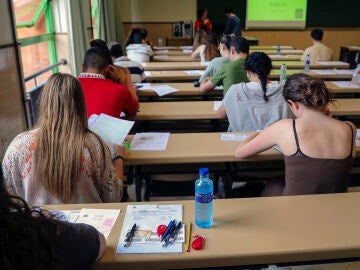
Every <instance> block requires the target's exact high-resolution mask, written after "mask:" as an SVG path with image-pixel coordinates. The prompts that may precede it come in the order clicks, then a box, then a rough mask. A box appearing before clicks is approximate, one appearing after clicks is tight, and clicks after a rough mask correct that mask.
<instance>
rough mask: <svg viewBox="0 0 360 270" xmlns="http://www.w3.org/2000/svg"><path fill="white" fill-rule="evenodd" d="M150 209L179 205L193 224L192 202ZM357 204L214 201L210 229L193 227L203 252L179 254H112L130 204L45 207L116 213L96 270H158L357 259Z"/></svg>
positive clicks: (358, 198) (338, 199) (327, 197)
mask: <svg viewBox="0 0 360 270" xmlns="http://www.w3.org/2000/svg"><path fill="white" fill-rule="evenodd" d="M153 203H156V204H182V205H183V213H184V214H183V222H184V223H185V224H189V223H190V222H192V223H193V224H194V201H192V200H189V201H171V202H153ZM131 204H137V203H131ZM146 204H149V202H147V203H146ZM359 204H360V193H339V194H324V195H306V196H283V197H267V198H246V199H227V200H214V226H213V227H212V228H210V229H201V228H198V227H197V226H196V225H195V224H194V225H193V231H194V232H197V233H198V234H200V235H204V236H205V239H206V240H205V247H204V249H203V250H201V251H194V250H191V251H190V252H185V251H183V252H182V253H179V254H176V253H175V254H116V252H115V250H116V247H117V244H118V240H119V235H120V232H121V228H122V225H123V220H124V215H125V212H126V207H127V205H128V203H116V204H114V203H112V204H77V205H71V204H68V205H49V206H45V207H46V208H47V209H55V210H75V209H81V208H98V209H120V210H121V212H120V214H119V217H118V219H117V221H116V223H115V225H114V227H113V229H112V231H111V233H110V235H109V237H108V239H107V244H106V251H105V254H104V256H103V257H102V259H101V260H100V262H98V263H96V264H95V265H94V269H129V270H132V269H148V268H149V267H150V268H151V269H154V270H156V269H181V268H199V267H204V268H205V267H225V266H234V267H235V266H241V265H243V266H244V265H267V264H279V263H289V264H291V263H294V262H304V263H306V262H309V261H319V260H332V259H346V258H349V259H358V258H359V257H360V237H359V234H358V230H359V227H360V216H359V214H358V207H357V206H358V205H359ZM150 268H149V269H150Z"/></svg>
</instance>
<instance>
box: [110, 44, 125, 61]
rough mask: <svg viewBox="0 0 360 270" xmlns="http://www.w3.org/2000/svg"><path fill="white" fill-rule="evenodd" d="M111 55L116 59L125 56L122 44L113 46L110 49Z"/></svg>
mask: <svg viewBox="0 0 360 270" xmlns="http://www.w3.org/2000/svg"><path fill="white" fill-rule="evenodd" d="M110 53H111V56H113V57H116V58H118V57H120V56H123V55H124V54H123V50H122V48H121V45H120V44H114V45H112V46H111V47H110Z"/></svg>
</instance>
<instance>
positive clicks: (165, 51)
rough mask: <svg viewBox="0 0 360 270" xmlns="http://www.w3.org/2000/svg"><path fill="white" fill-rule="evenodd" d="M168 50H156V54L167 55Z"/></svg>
mask: <svg viewBox="0 0 360 270" xmlns="http://www.w3.org/2000/svg"><path fill="white" fill-rule="evenodd" d="M168 52H169V50H167V49H161V50H157V51H156V53H168Z"/></svg>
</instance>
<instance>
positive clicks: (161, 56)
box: [154, 54, 169, 59]
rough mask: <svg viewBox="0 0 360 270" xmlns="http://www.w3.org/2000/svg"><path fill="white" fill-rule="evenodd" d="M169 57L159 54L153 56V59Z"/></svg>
mask: <svg viewBox="0 0 360 270" xmlns="http://www.w3.org/2000/svg"><path fill="white" fill-rule="evenodd" d="M168 57H169V56H168V55H167V54H160V55H155V56H154V58H155V59H166V58H168Z"/></svg>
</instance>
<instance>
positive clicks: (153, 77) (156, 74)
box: [145, 69, 353, 81]
mask: <svg viewBox="0 0 360 270" xmlns="http://www.w3.org/2000/svg"><path fill="white" fill-rule="evenodd" d="M320 71H321V72H322V73H323V74H320V73H317V72H316V71H315V70H310V71H309V72H305V71H304V70H303V69H288V70H287V73H286V74H287V76H290V75H292V74H295V73H305V74H308V75H310V76H313V77H316V78H321V79H324V80H351V78H352V75H353V71H352V70H328V69H322V70H320ZM326 72H328V73H326ZM149 73H150V74H145V76H146V80H147V81H194V80H198V79H199V78H200V76H201V75H200V74H188V73H186V72H185V70H163V71H149ZM279 78H280V69H273V70H272V71H271V73H270V76H269V79H279Z"/></svg>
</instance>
